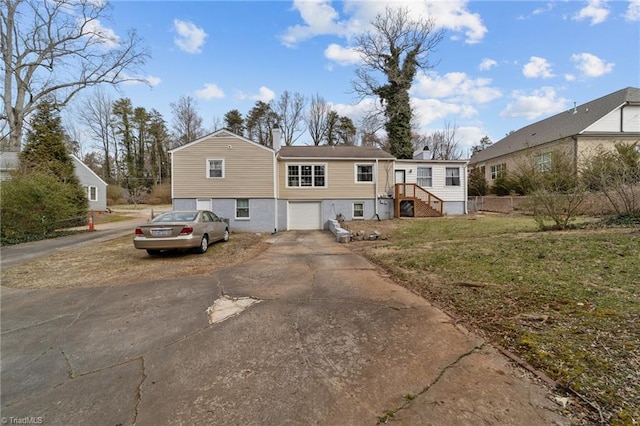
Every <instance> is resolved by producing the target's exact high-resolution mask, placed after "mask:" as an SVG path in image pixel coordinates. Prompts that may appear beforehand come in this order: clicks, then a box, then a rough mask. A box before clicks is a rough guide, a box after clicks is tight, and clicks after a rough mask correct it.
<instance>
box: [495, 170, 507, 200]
mask: <svg viewBox="0 0 640 426" xmlns="http://www.w3.org/2000/svg"><path fill="white" fill-rule="evenodd" d="M511 188H512V183H511V182H510V181H509V179H508V178H507V174H506V173H502V174H501V175H500V176H498V177H497V178H496V180H495V181H493V186H492V187H491V192H492V193H494V194H496V195H498V196H501V197H503V196H506V195H509V194H511Z"/></svg>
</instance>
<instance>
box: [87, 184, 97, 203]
mask: <svg viewBox="0 0 640 426" xmlns="http://www.w3.org/2000/svg"><path fill="white" fill-rule="evenodd" d="M87 198H88V199H89V201H98V187H96V186H88V187H87Z"/></svg>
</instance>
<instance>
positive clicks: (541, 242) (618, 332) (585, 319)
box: [367, 216, 640, 424]
mask: <svg viewBox="0 0 640 426" xmlns="http://www.w3.org/2000/svg"><path fill="white" fill-rule="evenodd" d="M367 256H368V257H369V258H370V259H371V260H373V261H375V262H376V263H378V264H380V265H382V266H384V267H385V268H386V269H388V270H390V271H392V272H393V274H394V276H396V277H398V278H399V279H400V280H402V281H403V282H404V283H405V284H406V285H408V286H410V287H412V288H413V289H415V290H416V291H418V292H420V293H421V294H423V295H424V296H425V297H426V298H427V299H430V300H432V301H433V302H434V303H435V304H437V305H440V306H441V307H443V308H444V309H446V310H448V311H449V312H450V313H451V314H452V315H454V316H456V317H457V318H459V319H460V320H462V321H464V322H465V323H467V324H469V325H471V326H473V327H474V328H475V329H477V330H479V331H480V332H481V333H482V334H484V335H485V336H486V337H487V338H488V339H490V340H491V341H493V342H495V343H497V344H498V345H500V346H502V347H504V348H507V349H509V350H511V351H512V352H515V353H517V354H518V355H520V356H521V357H522V358H524V359H525V360H526V361H528V362H529V363H530V364H532V365H533V366H535V367H536V368H538V369H540V370H541V371H543V372H545V373H546V374H547V375H548V376H550V377H551V378H553V379H555V380H556V381H558V382H559V383H560V384H561V385H562V386H565V387H567V388H570V389H572V390H573V391H575V392H577V393H578V394H579V395H581V396H582V397H583V398H584V401H588V403H587V405H588V406H590V407H591V409H592V412H593V413H592V414H593V416H594V421H600V418H601V417H602V418H603V419H604V420H605V421H606V422H607V423H611V424H638V423H637V422H640V296H639V293H640V291H639V290H640V230H639V229H638V228H637V227H636V228H615V229H614V228H610V229H606V228H601V227H595V226H588V227H586V228H584V229H579V230H572V231H567V232H557V231H549V232H541V231H538V230H537V225H536V224H535V222H534V221H533V220H532V219H531V218H525V217H504V216H488V217H478V218H477V219H470V218H446V219H438V220H412V221H401V222H400V224H399V225H398V227H397V228H396V230H395V231H394V233H393V234H392V235H391V237H390V239H389V240H388V244H385V245H379V246H377V247H375V248H374V247H371V248H370V249H367Z"/></svg>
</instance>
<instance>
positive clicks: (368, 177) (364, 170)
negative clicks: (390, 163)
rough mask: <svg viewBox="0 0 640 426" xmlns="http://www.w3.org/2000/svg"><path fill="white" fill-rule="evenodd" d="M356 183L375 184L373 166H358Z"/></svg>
mask: <svg viewBox="0 0 640 426" xmlns="http://www.w3.org/2000/svg"><path fill="white" fill-rule="evenodd" d="M356 182H359V183H370V182H373V164H356Z"/></svg>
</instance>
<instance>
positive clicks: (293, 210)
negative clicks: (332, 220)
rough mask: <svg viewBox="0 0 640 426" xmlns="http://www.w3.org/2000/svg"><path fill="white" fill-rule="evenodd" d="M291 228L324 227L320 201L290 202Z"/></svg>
mask: <svg viewBox="0 0 640 426" xmlns="http://www.w3.org/2000/svg"><path fill="white" fill-rule="evenodd" d="M289 229H322V215H321V214H320V203H319V202H317V201H313V202H311V201H304V202H290V203H289Z"/></svg>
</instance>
